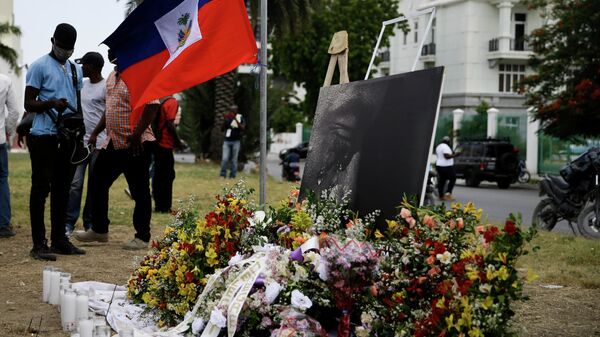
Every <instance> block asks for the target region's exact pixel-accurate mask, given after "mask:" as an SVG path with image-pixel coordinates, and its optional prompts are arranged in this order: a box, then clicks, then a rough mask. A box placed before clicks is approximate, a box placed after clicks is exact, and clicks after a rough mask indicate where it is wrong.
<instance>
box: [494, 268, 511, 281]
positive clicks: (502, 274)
mask: <svg viewBox="0 0 600 337" xmlns="http://www.w3.org/2000/svg"><path fill="white" fill-rule="evenodd" d="M496 274H497V276H498V278H499V279H501V280H502V281H506V280H507V279H508V276H509V275H508V269H507V268H506V266H502V267H500V269H498V272H497V273H496Z"/></svg>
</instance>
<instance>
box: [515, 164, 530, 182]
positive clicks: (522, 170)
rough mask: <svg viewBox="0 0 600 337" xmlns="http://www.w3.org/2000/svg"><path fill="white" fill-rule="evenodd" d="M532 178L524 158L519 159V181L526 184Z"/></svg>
mask: <svg viewBox="0 0 600 337" xmlns="http://www.w3.org/2000/svg"><path fill="white" fill-rule="evenodd" d="M529 179H531V174H529V171H527V168H526V166H525V161H524V160H519V175H518V176H517V181H518V182H520V183H521V184H526V183H528V182H529Z"/></svg>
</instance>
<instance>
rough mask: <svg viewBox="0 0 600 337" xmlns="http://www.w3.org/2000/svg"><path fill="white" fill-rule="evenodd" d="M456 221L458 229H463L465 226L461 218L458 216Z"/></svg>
mask: <svg viewBox="0 0 600 337" xmlns="http://www.w3.org/2000/svg"><path fill="white" fill-rule="evenodd" d="M456 221H458V229H463V228H464V227H465V221H464V220H463V218H458V219H456Z"/></svg>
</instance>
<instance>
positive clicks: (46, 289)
mask: <svg viewBox="0 0 600 337" xmlns="http://www.w3.org/2000/svg"><path fill="white" fill-rule="evenodd" d="M53 271H54V267H52V266H45V267H44V271H43V272H42V301H43V302H44V303H48V297H49V296H50V274H51V273H52V272H53Z"/></svg>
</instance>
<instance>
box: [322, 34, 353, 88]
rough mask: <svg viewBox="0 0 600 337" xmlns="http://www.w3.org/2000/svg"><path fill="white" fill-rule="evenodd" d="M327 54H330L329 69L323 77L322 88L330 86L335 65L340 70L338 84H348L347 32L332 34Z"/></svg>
mask: <svg viewBox="0 0 600 337" xmlns="http://www.w3.org/2000/svg"><path fill="white" fill-rule="evenodd" d="M327 52H328V53H329V54H331V58H330V59H329V67H327V75H325V81H324V82H323V86H324V87H328V86H330V85H331V80H332V79H333V72H334V71H335V65H336V63H337V65H338V68H339V69H340V84H342V83H348V82H350V79H349V78H348V32H346V31H345V30H342V31H340V32H337V33H335V34H333V38H332V39H331V44H330V45H329V50H328V51H327Z"/></svg>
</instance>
